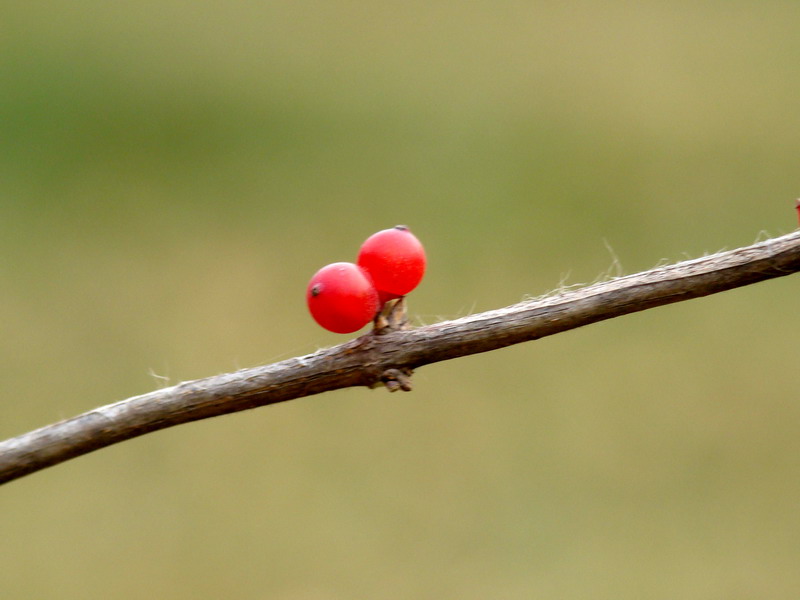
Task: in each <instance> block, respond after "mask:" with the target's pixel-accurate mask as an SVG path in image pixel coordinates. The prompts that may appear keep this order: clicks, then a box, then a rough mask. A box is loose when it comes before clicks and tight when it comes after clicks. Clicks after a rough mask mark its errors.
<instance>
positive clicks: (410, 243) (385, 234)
mask: <svg viewBox="0 0 800 600" xmlns="http://www.w3.org/2000/svg"><path fill="white" fill-rule="evenodd" d="M357 262H358V266H359V267H361V268H362V269H364V270H365V271H367V273H369V275H370V277H372V281H373V283H374V284H375V288H376V289H377V290H378V293H379V294H380V296H381V302H385V301H386V300H390V299H392V298H399V297H400V296H405V295H406V294H408V293H409V292H410V291H411V290H413V289H414V288H415V287H417V285H418V284H419V282H420V281H422V276H423V275H424V274H425V249H424V248H423V247H422V244H421V243H420V241H419V240H418V239H417V238H416V237H415V236H414V234H413V233H411V231H410V230H409V229H408V227H405V226H404V225H398V226H397V227H393V228H392V229H384V230H383V231H379V232H378V233H375V234H373V235H371V236H370V237H369V238H367V241H365V242H364V243H363V244H362V246H361V250H360V251H359V253H358V260H357Z"/></svg>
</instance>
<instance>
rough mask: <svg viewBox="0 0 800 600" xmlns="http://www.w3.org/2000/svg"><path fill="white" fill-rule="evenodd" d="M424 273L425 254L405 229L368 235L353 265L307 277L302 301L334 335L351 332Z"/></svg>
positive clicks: (333, 266)
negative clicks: (304, 295)
mask: <svg viewBox="0 0 800 600" xmlns="http://www.w3.org/2000/svg"><path fill="white" fill-rule="evenodd" d="M424 274H425V250H424V248H423V247H422V244H421V243H420V241H419V240H418V239H417V238H416V237H415V236H414V234H413V233H411V231H409V229H408V227H405V226H403V225H398V226H397V227H394V228H392V229H384V230H383V231H379V232H378V233H376V234H373V235H371V236H370V237H369V238H367V241H365V242H364V243H363V244H362V245H361V250H359V252H358V258H357V259H356V264H353V263H349V262H337V263H333V264H330V265H328V266H326V267H322V268H321V269H320V270H319V271H317V272H316V273H315V274H314V276H313V277H312V278H311V281H310V282H309V284H308V289H307V290H306V301H307V302H308V310H309V311H310V312H311V316H312V317H314V320H315V321H316V322H317V323H319V324H320V325H321V326H322V327H324V328H325V329H327V330H329V331H333V332H334V333H352V332H354V331H358V330H359V329H361V328H362V327H363V326H364V325H366V324H367V323H369V322H370V321H371V320H372V319H374V318H375V316H376V315H377V314H378V312H379V311H380V310H381V309H382V308H383V305H384V304H386V303H387V302H388V301H389V300H394V299H396V298H400V297H402V296H405V295H406V294H408V293H409V292H410V291H411V290H413V289H414V288H415V287H417V284H419V282H420V281H421V280H422V276H423V275H424Z"/></svg>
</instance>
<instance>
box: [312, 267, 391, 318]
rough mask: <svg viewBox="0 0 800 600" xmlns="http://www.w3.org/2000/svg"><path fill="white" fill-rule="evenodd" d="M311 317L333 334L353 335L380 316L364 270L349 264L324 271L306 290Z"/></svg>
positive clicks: (318, 274)
mask: <svg viewBox="0 0 800 600" xmlns="http://www.w3.org/2000/svg"><path fill="white" fill-rule="evenodd" d="M306 301H307V302H308V310H309V311H310V312H311V316H312V317H314V320H315V321H316V322H317V323H319V324H320V325H321V326H322V327H324V328H325V329H327V330H328V331H333V332H334V333H353V332H354V331H358V330H359V329H361V328H362V327H363V326H364V325H366V324H367V323H369V322H370V321H371V320H372V319H373V318H374V317H375V314H376V313H377V312H378V308H379V302H378V293H377V291H376V290H375V286H374V285H373V284H372V281H370V278H369V275H367V274H366V273H365V272H364V271H363V270H362V269H361V268H359V267H358V266H356V265H354V264H353V263H348V262H338V263H333V264H330V265H328V266H326V267H322V268H321V269H320V270H319V271H317V272H316V274H315V275H314V276H313V277H312V278H311V281H310V282H309V284H308V289H307V290H306Z"/></svg>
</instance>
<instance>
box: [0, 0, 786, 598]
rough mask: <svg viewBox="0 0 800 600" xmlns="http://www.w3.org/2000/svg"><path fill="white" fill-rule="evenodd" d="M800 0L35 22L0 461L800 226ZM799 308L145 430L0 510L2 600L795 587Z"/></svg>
mask: <svg viewBox="0 0 800 600" xmlns="http://www.w3.org/2000/svg"><path fill="white" fill-rule="evenodd" d="M798 24H800V8H798V7H797V6H796V5H795V4H794V3H787V2H764V3H760V4H759V5H758V7H757V8H756V7H755V5H753V4H752V3H744V2H726V3H714V2H705V3H670V4H663V3H639V4H636V5H631V4H630V3H623V2H612V3H599V2H587V3H580V4H573V5H559V6H556V5H550V4H547V3H507V4H503V5H498V4H497V3H489V2H479V3H473V4H471V5H469V8H467V7H466V6H465V5H461V4H455V3H448V2H443V3H437V4H433V5H431V4H429V3H421V2H412V3H406V4H404V5H402V6H398V5H391V4H384V3H378V4H374V3H373V4H368V3H359V2H335V3H322V2H313V1H305V2H299V3H291V4H288V3H271V2H267V3H245V2H234V3H228V4H226V5H225V6H224V7H223V6H221V5H218V4H217V3H207V2H193V3H188V2H178V1H176V0H167V1H161V2H138V3H126V2H122V3H113V4H107V3H99V2H90V1H87V0H84V1H83V2H78V3H74V2H73V3H66V2H51V3H47V4H45V5H37V4H35V3H9V4H8V5H7V6H6V7H4V18H3V24H2V25H0V28H2V29H0V33H2V35H0V50H2V52H0V232H1V233H2V235H1V236H0V284H1V285H2V289H1V290H0V327H1V328H2V329H1V331H2V334H3V335H2V337H1V338H0V339H2V343H0V358H1V359H2V360H0V364H2V377H0V384H1V385H2V396H0V397H2V398H3V400H2V401H0V435H2V436H3V437H8V436H12V435H16V434H18V433H22V432H24V431H26V430H29V429H32V428H35V427H38V426H40V425H43V424H46V423H49V422H52V421H54V420H57V419H60V418H63V417H67V416H71V415H73V414H76V413H78V412H80V411H84V410H88V409H91V408H93V407H95V406H98V405H101V404H106V403H109V402H111V401H115V400H118V399H121V398H125V397H128V396H131V395H134V394H138V393H143V392H146V391H149V390H151V389H153V388H155V387H158V386H161V385H168V384H172V383H177V382H178V381H181V380H185V379H190V378H196V377H203V376H206V375H211V374H214V373H219V372H225V371H230V370H233V369H236V368H239V367H243V366H250V365H255V364H261V363H266V362H272V361H275V360H279V359H282V358H287V357H290V356H294V355H298V354H302V353H306V352H309V351H313V350H314V349H316V348H317V347H320V346H325V345H330V344H335V343H338V342H339V341H341V340H342V339H343V338H342V337H340V336H334V335H332V334H328V333H326V332H324V331H322V330H320V329H319V328H317V327H316V326H315V325H314V324H313V322H312V321H311V320H310V319H309V317H308V316H307V315H306V313H305V307H304V304H303V300H302V297H303V290H304V288H305V284H306V282H307V278H308V277H309V276H310V275H311V274H312V273H313V272H314V271H315V270H316V269H317V268H318V267H320V266H321V265H322V264H325V263H326V262H331V261H334V260H352V258H353V256H354V254H355V252H356V249H357V247H358V244H359V243H360V242H361V241H362V240H363V239H364V238H366V236H367V235H369V234H370V233H372V232H373V231H375V230H377V229H381V228H384V227H387V226H390V225H393V224H396V223H406V224H408V225H410V226H411V227H412V228H413V229H414V231H415V232H416V233H417V234H418V236H419V237H420V238H421V239H422V240H423V241H424V243H425V244H426V247H427V249H428V252H429V256H430V269H429V273H428V276H427V277H426V280H425V282H424V283H423V285H422V286H421V288H420V289H419V290H418V291H415V293H414V294H413V296H412V297H411V298H410V301H411V311H412V313H414V314H415V315H417V319H418V320H419V321H421V322H433V321H435V320H438V319H440V318H449V317H455V316H460V315H463V314H467V313H469V312H472V311H477V310H485V309H490V308H495V307H498V306H503V305H506V304H509V303H512V302H516V301H517V300H519V299H520V298H522V297H524V296H525V295H538V294H541V293H544V292H546V291H548V290H551V289H553V288H555V287H557V286H558V285H560V284H562V283H566V284H573V283H577V282H588V281H592V280H594V279H596V278H597V277H599V276H602V275H603V274H604V273H609V274H611V275H614V274H616V271H615V261H619V264H620V265H621V269H622V272H624V273H631V272H635V271H638V270H641V269H646V268H649V267H651V266H653V265H655V264H656V263H658V262H659V261H661V260H670V261H674V260H679V259H681V258H683V257H685V256H687V255H688V256H696V255H699V254H702V253H704V252H713V251H716V250H718V249H720V248H722V247H728V248H732V247H736V246H739V245H744V244H748V243H750V242H752V241H753V240H754V239H755V238H756V237H757V236H758V235H760V232H768V233H769V234H771V235H777V234H780V233H785V232H787V231H789V230H791V229H792V228H794V226H795V222H796V221H795V216H794V211H793V210H792V202H793V199H794V198H795V197H796V196H797V195H800V194H798V185H799V184H800V182H799V181H798V166H797V156H798V155H800V153H799V152H798V151H799V150H800V135H798V133H800V117H798V114H799V113H798V111H797V109H796V98H797V96H798V92H799V91H800V89H798V88H799V87H800V80H798V79H797V77H796V74H795V72H796V65H797V62H798V58H800V40H798V38H797V35H796V31H797V26H798ZM796 290H797V283H796V282H795V281H794V279H793V278H789V279H786V280H780V281H773V282H769V283H766V284H763V285H759V286H755V287H752V288H748V289H744V290H738V291H734V292H730V293H726V294H723V295H720V296H714V297H711V298H707V299H702V300H697V301H693V302H691V303H685V304H680V305H675V306H669V307H664V308H661V309H658V310H655V311H648V312H646V313H643V314H638V315H632V316H629V317H626V318H624V319H620V320H618V321H613V322H608V323H601V324H598V325H595V326H592V327H590V328H587V329H585V330H580V331H576V332H571V333H568V334H565V335H561V336H556V337H554V338H552V339H547V340H542V341H540V342H537V343H535V344H527V345H523V346H518V347H514V348H508V349H505V350H501V351H497V352H492V353H490V354H487V355H483V356H475V357H469V358H465V359H460V360H458V361H452V362H448V363H444V364H440V365H433V366H429V367H426V368H423V369H421V370H420V371H419V372H418V373H417V375H416V377H415V381H416V389H415V391H414V393H412V394H407V395H404V396H402V397H398V396H394V395H393V396H388V395H386V394H385V393H383V392H381V391H368V390H347V391H341V392H335V393H331V394H326V395H323V396H319V397H316V398H310V399H305V400H300V401H296V402H291V403H288V404H286V405H281V406H274V407H270V408H266V409H261V410H256V411H253V412H251V413H247V414H239V415H233V416H230V417H225V418H221V419H214V420H212V421H209V422H202V423H197V424H192V425H189V426H186V427H180V428H176V429H174V430H169V431H166V432H161V433H158V434H154V435H150V436H145V437H144V438H142V439H138V440H133V441H131V442H126V443H125V444H121V445H119V446H118V447H114V448H109V449H107V450H103V451H102V452H97V453H95V454H93V455H89V456H87V457H83V458H80V459H77V460H75V461H71V462H69V463H66V464H64V465H61V466H58V467H56V468H53V469H51V470H49V471H45V472H42V473H39V474H36V475H33V476H31V477H29V478H26V479H24V480H21V481H19V482H16V483H14V484H11V485H9V486H7V487H4V488H3V490H2V494H0V513H2V515H3V517H0V519H2V523H3V532H4V539H3V542H2V543H0V552H2V561H3V564H4V566H5V568H4V577H3V581H2V583H0V588H2V591H3V592H4V596H7V597H13V598H28V597H36V598H59V599H68V598H86V597H98V596H108V595H109V594H110V595H112V596H113V597H115V598H138V597H142V596H144V595H150V596H151V595H153V593H155V594H157V595H158V596H159V597H170V598H216V597H221V596H224V597H232V598H262V597H270V598H284V599H301V598H302V599H322V598H353V597H369V598H442V597H458V598H486V597H498V598H529V597H532V596H545V595H548V596H555V597H559V598H573V597H574V598H584V597H587V596H591V597H601V598H641V597H648V598H673V597H681V598H689V599H691V598H737V597H756V596H757V597H791V596H792V594H793V592H794V591H795V590H796V589H797V587H798V584H800V576H798V574H797V571H796V564H797V561H798V559H799V558H800V543H798V541H797V540H798V539H800V536H798V533H800V519H799V518H798V516H797V511H796V507H795V504H796V502H795V498H796V497H797V494H798V492H799V491H800V489H799V486H798V473H800V470H799V469H800V464H798V461H797V458H796V457H797V456H798V451H800V447H798V445H799V443H798V440H797V435H796V428H795V427H794V424H795V423H796V422H797V418H798V416H800V415H799V414H798V412H799V411H800V409H798V405H797V403H796V402H795V400H796V398H797V384H796V381H795V378H794V377H793V373H794V371H795V365H796V358H797V355H796V352H795V351H794V346H795V344H794V339H793V337H792V336H791V331H792V325H793V324H794V325H797V324H798V317H797V316H796V311H795V310H794V304H795V303H794V293H796Z"/></svg>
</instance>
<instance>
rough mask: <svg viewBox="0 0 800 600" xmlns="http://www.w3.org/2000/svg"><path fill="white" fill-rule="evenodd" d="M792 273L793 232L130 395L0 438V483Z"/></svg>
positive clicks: (391, 384)
mask: <svg viewBox="0 0 800 600" xmlns="http://www.w3.org/2000/svg"><path fill="white" fill-rule="evenodd" d="M797 271H800V231H796V232H794V233H791V234H789V235H785V236H782V237H779V238H774V239H769V240H766V241H763V242H760V243H757V244H754V245H752V246H747V247H744V248H739V249H736V250H731V251H728V252H720V253H718V254H713V255H710V256H705V257H703V258H698V259H694V260H688V261H684V262H681V263H677V264H674V265H668V266H662V267H658V268H655V269H652V270H650V271H644V272H642V273H638V274H635V275H629V276H627V277H619V278H615V279H612V280H610V281H605V282H602V283H597V284H595V285H591V286H588V287H584V288H580V289H575V290H570V291H566V292H562V293H559V294H557V295H552V296H548V297H543V298H535V299H531V300H526V301H524V302H520V303H518V304H514V305H512V306H508V307H506V308H501V309H498V310H492V311H488V312H484V313H479V314H474V315H470V316H467V317H464V318H461V319H456V320H453V321H443V322H440V323H435V324H433V325H428V326H425V327H419V328H417V329H400V330H396V331H389V332H386V331H385V330H384V331H383V332H382V335H375V334H373V333H369V334H366V335H363V336H361V337H359V338H356V339H353V340H351V341H349V342H346V343H344V344H340V345H338V346H335V347H333V348H328V349H325V350H320V351H319V352H315V353H314V354H309V355H307V356H301V357H297V358H291V359H288V360H284V361H281V362H278V363H274V364H271V365H266V366H261V367H253V368H250V369H242V370H240V371H237V372H235V373H228V374H224V375H217V376H214V377H208V378H206V379H198V380H196V381H187V382H184V383H180V384H178V385H176V386H173V387H170V388H165V389H161V390H157V391H154V392H150V393H149V394H144V395H142V396H135V397H133V398H128V399H127V400H122V401H120V402H116V403H115V404H109V405H108V406H103V407H100V408H97V409H95V410H92V411H89V412H87V413H84V414H82V415H78V416H76V417H72V418H70V419H66V420H64V421H61V422H59V423H54V424H52V425H47V426H45V427H42V428H40V429H37V430H35V431H31V432H29V433H26V434H23V435H20V436H18V437H15V438H11V439H9V440H6V441H4V442H0V483H5V482H8V481H11V480H13V479H17V478H19V477H22V476H23V475H27V474H29V473H33V472H35V471H38V470H40V469H44V468H45V467H49V466H52V465H55V464H58V463H60V462H63V461H65V460H68V459H70V458H74V457H76V456H80V455H82V454H86V453H88V452H91V451H92V450H97V449H98V448H103V447H105V446H109V445H111V444H115V443H117V442H121V441H124V440H128V439H131V438H134V437H136V436H139V435H143V434H145V433H149V432H151V431H157V430H159V429H165V428H167V427H172V426H174V425H179V424H181V423H188V422H190V421H197V420H199V419H207V418H209V417H216V416H218V415H224V414H228V413H233V412H237V411H241V410H246V409H249V408H256V407H258V406H265V405H267V404H275V403H277V402H283V401H285V400H292V399H294V398H301V397H304V396H311V395H313V394H319V393H321V392H326V391H329V390H335V389H340V388H346V387H351V386H357V385H366V386H375V385H380V384H381V383H382V384H384V385H386V386H387V387H388V388H389V389H390V390H397V389H402V390H409V389H411V382H410V375H411V373H412V370H413V369H416V368H418V367H421V366H423V365H426V364H430V363H434V362H438V361H443V360H449V359H451V358H457V357H459V356H466V355H469V354H476V353H478V352H487V351H489V350H495V349H497V348H502V347H504V346H509V345H511V344H518V343H520V342H525V341H528V340H535V339H538V338H542V337H545V336H548V335H553V334H555V333H560V332H562V331H567V330H569V329H575V328H576V327H581V326H583V325H588V324H589V323H595V322H597V321H602V320H604V319H610V318H613V317H618V316H620V315H624V314H628V313H633V312H637V311H641V310H646V309H648V308H653V307H656V306H661V305H663V304H669V303H672V302H680V301H682V300H689V299H691V298H697V297H700V296H707V295H709V294H715V293H717V292H722V291H725V290H729V289H732V288H736V287H740V286H744V285H749V284H752V283H756V282H759V281H763V280H766V279H771V278H774V277H781V276H784V275H789V274H791V273H795V272H797Z"/></svg>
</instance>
